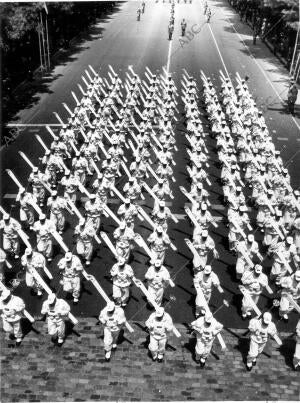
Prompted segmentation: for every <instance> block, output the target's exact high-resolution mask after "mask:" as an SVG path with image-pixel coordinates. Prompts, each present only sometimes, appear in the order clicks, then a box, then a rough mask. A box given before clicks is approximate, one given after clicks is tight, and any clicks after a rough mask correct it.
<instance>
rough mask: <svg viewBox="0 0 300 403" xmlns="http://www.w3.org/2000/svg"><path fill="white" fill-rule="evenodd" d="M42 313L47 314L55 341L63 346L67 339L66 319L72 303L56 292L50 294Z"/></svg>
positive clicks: (50, 333)
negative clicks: (58, 295)
mask: <svg viewBox="0 0 300 403" xmlns="http://www.w3.org/2000/svg"><path fill="white" fill-rule="evenodd" d="M41 313H42V315H47V325H48V333H49V335H50V336H51V339H52V341H53V342H55V341H56V339H57V344H58V345H59V346H61V345H62V344H63V342H64V339H65V330H66V325H65V321H66V320H67V318H68V314H69V313H70V305H69V304H68V303H67V302H66V301H64V300H63V299H60V298H57V297H56V295H55V294H54V293H51V294H49V295H48V298H47V299H46V301H44V303H43V306H42V311H41Z"/></svg>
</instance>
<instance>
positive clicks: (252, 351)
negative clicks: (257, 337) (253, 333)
mask: <svg viewBox="0 0 300 403" xmlns="http://www.w3.org/2000/svg"><path fill="white" fill-rule="evenodd" d="M257 357H258V343H256V342H255V341H253V340H250V347H249V352H248V355H247V368H248V369H249V370H251V368H252V366H253V363H255V362H256V358H257Z"/></svg>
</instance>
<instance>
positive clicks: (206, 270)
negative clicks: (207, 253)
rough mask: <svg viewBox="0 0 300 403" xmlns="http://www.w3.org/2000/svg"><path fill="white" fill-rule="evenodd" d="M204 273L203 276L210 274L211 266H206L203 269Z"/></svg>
mask: <svg viewBox="0 0 300 403" xmlns="http://www.w3.org/2000/svg"><path fill="white" fill-rule="evenodd" d="M204 273H205V274H210V273H211V266H209V265H207V266H205V267H204Z"/></svg>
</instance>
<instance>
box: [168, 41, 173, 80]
mask: <svg viewBox="0 0 300 403" xmlns="http://www.w3.org/2000/svg"><path fill="white" fill-rule="evenodd" d="M172 43H173V39H171V40H170V44H169V52H168V61H167V72H168V73H169V70H170V64H171V52H172Z"/></svg>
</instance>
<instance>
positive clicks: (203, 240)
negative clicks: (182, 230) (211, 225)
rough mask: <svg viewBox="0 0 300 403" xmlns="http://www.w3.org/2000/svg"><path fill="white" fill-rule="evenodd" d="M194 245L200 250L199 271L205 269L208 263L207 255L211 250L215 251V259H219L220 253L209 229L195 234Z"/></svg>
mask: <svg viewBox="0 0 300 403" xmlns="http://www.w3.org/2000/svg"><path fill="white" fill-rule="evenodd" d="M193 245H194V247H195V249H196V251H197V252H198V255H199V260H198V265H197V271H198V270H203V269H204V267H205V266H206V263H207V257H208V254H209V252H210V251H212V252H213V256H214V258H215V259H218V257H219V254H218V251H217V250H216V245H215V242H214V240H213V239H212V238H211V237H210V236H209V235H208V231H207V230H203V231H201V232H199V233H197V234H196V235H195V233H194V236H193Z"/></svg>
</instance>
